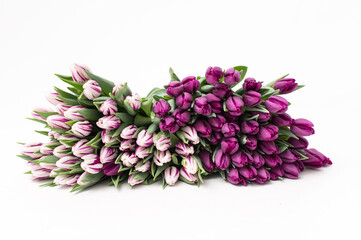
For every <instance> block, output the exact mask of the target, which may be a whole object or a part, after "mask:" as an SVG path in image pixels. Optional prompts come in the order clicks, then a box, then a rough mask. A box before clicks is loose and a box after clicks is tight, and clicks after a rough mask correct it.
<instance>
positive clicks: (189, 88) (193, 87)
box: [181, 76, 200, 93]
mask: <svg viewBox="0 0 361 240" xmlns="http://www.w3.org/2000/svg"><path fill="white" fill-rule="evenodd" d="M181 83H182V84H183V88H184V91H185V92H189V93H194V92H195V91H197V90H198V88H199V85H200V83H199V81H198V80H197V78H196V77H193V76H189V77H186V78H184V79H183V80H182V81H181Z"/></svg>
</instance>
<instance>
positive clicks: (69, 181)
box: [53, 174, 80, 186]
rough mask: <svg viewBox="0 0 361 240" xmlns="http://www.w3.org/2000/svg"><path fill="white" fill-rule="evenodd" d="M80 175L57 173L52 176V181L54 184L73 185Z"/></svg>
mask: <svg viewBox="0 0 361 240" xmlns="http://www.w3.org/2000/svg"><path fill="white" fill-rule="evenodd" d="M79 177H80V175H79V174H77V175H58V176H56V177H55V178H54V181H53V182H54V183H55V184H56V185H62V186H74V185H75V184H76V183H77V181H78V179H79Z"/></svg>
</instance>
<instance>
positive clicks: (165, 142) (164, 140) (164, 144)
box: [153, 133, 172, 152]
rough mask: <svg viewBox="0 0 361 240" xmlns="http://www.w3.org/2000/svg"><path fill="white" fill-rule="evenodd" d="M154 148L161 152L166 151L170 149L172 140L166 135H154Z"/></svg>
mask: <svg viewBox="0 0 361 240" xmlns="http://www.w3.org/2000/svg"><path fill="white" fill-rule="evenodd" d="M153 142H154V146H155V147H156V148H157V149H158V150H159V151H162V152H164V151H166V150H168V149H169V148H170V146H171V145H172V141H171V140H170V137H166V136H165V135H164V134H161V133H160V134H154V137H153Z"/></svg>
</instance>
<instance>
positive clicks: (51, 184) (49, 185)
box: [39, 182, 56, 187]
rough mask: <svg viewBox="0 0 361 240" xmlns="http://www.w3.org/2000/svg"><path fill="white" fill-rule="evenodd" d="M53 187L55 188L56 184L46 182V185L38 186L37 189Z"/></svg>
mask: <svg viewBox="0 0 361 240" xmlns="http://www.w3.org/2000/svg"><path fill="white" fill-rule="evenodd" d="M55 186H56V184H55V183H53V182H48V183H44V184H41V185H39V187H55Z"/></svg>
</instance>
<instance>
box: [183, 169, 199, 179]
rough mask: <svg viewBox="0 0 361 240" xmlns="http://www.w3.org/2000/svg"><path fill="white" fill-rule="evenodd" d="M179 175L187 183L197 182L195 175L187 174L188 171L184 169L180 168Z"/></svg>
mask: <svg viewBox="0 0 361 240" xmlns="http://www.w3.org/2000/svg"><path fill="white" fill-rule="evenodd" d="M180 175H181V176H182V177H183V178H184V179H185V180H187V181H189V182H198V176H197V174H191V173H190V172H188V169H187V168H185V167H182V168H181V170H180Z"/></svg>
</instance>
